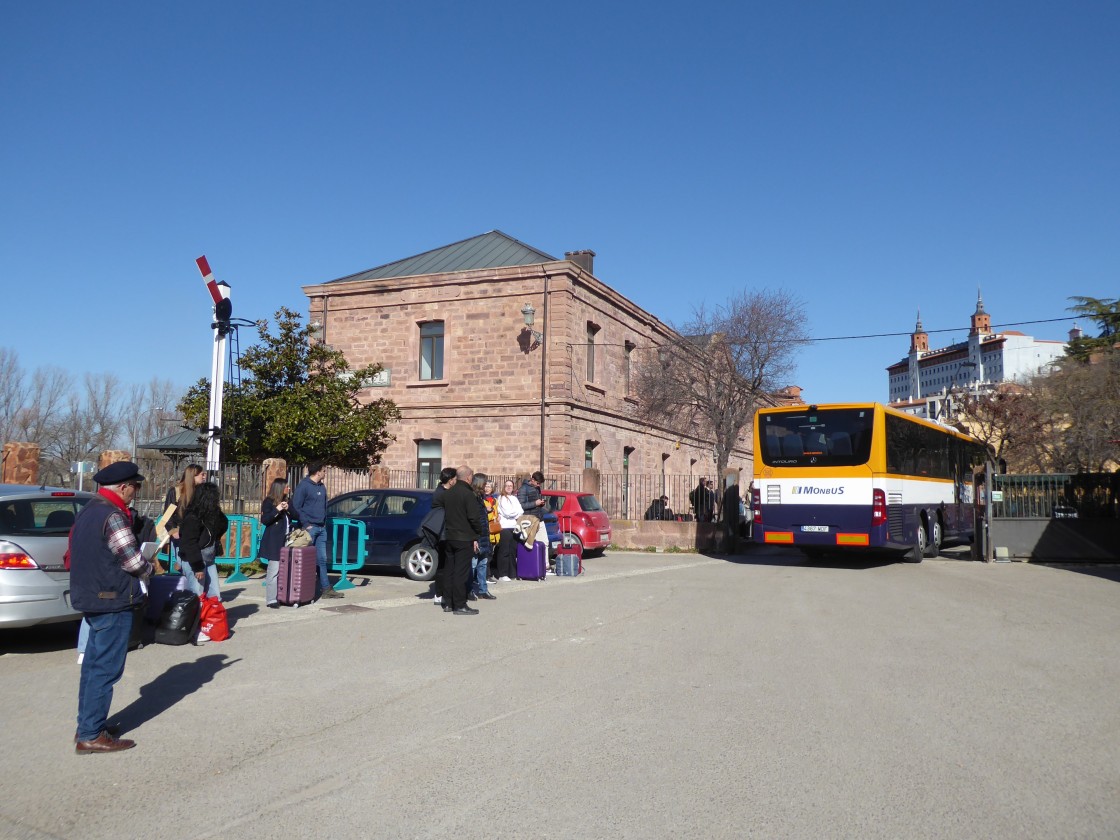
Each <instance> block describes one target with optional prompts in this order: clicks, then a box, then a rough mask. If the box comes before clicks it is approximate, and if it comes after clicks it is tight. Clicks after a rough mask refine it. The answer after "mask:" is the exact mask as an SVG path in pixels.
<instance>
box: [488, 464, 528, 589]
mask: <svg viewBox="0 0 1120 840" xmlns="http://www.w3.org/2000/svg"><path fill="white" fill-rule="evenodd" d="M524 512H525V511H524V510H522V509H521V502H519V501H517V494H516V493H515V492H514V488H513V482H512V481H507V482H506V483H505V484H503V485H502V492H501V495H499V496H498V522H499V524H500V525H501V526H502V535H501V537H499V538H498V553H497V558H496V562H497V568H496V571H495V574H497V575H498V580H500V581H510V580H512V579H513V578H515V577H516V576H517V517H519V516H521V515H522V514H523V513H524Z"/></svg>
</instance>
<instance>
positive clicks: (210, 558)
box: [198, 525, 218, 566]
mask: <svg viewBox="0 0 1120 840" xmlns="http://www.w3.org/2000/svg"><path fill="white" fill-rule="evenodd" d="M202 530H203V531H205V532H206V542H205V544H203V543H202V541H201V540H200V541H199V548H198V552H199V554H201V555H202V562H203V563H205V564H206V565H207V566H213V565H214V558H216V557H217V556H218V544H217V543H216V542H214V535H213V534H211V533H210V529H209V528H207V527H206V526H205V525H203V526H202Z"/></svg>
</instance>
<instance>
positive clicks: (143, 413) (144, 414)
mask: <svg viewBox="0 0 1120 840" xmlns="http://www.w3.org/2000/svg"><path fill="white" fill-rule="evenodd" d="M153 411H163V406H162V405H153V406H152V407H151V408H149V409H146V410H145V411H141V412H140V416H139V417H137V418H136V425H135V426H133V427H132V463H134V464H135V463H136V443H137V441H136V436H137V435H138V434H139V433H140V421H141V420H143V419H144V418H145V417H147V416H148V415H149V414H151V413H152V412H153Z"/></svg>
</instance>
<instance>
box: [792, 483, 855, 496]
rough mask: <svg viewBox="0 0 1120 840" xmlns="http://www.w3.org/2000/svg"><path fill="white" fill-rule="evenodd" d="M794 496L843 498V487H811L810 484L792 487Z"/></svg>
mask: <svg viewBox="0 0 1120 840" xmlns="http://www.w3.org/2000/svg"><path fill="white" fill-rule="evenodd" d="M793 495H795V496H843V495H844V488H843V487H813V486H812V485H811V484H795V485H793Z"/></svg>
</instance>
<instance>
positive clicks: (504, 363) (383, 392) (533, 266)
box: [303, 231, 751, 486]
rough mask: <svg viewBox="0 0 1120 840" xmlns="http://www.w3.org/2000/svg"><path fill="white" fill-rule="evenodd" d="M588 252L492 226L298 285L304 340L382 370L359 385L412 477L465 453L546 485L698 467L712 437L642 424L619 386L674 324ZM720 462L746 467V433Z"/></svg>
mask: <svg viewBox="0 0 1120 840" xmlns="http://www.w3.org/2000/svg"><path fill="white" fill-rule="evenodd" d="M594 258H595V253H594V252H593V251H574V252H569V253H567V254H565V256H564V258H563V259H557V258H555V257H552V256H550V255H548V254H546V253H544V252H543V251H540V250H538V249H536V248H533V247H531V246H529V245H526V244H524V243H522V242H519V241H517V240H516V239H513V238H512V237H509V236H507V235H506V234H504V233H502V232H500V231H490V232H489V233H485V234H482V235H481V236H475V237H473V238H471V239H467V240H464V241H462V242H456V243H454V244H451V245H447V246H445V247H442V248H437V249H435V250H432V251H428V252H425V253H423V254H419V255H417V256H414V257H409V258H407V259H402V260H398V261H396V262H392V263H389V264H386V265H383V266H380V267H378V268H373V269H370V270H368V271H363V272H360V273H357V274H353V275H350V276H348V277H342V278H339V279H337V280H332V281H330V282H326V283H321V284H318V285H311V286H305V287H304V288H303V291H304V293H305V294H306V295H307V297H308V298H309V301H310V307H309V318H310V322H311V324H312V325H313V327H315V328H316V329H317V330H318V339H319V340H321V341H324V342H326V343H328V344H330V345H331V346H332V347H334V348H335V349H336V350H340V351H342V352H343V353H344V354H345V356H346V358H347V360H348V361H349V363H350V365H351V366H352V367H357V366H361V365H367V364H371V363H379V364H381V365H383V366H384V368H385V370H384V373H383V375H382V376H381V377H380V378H379V379H378V380H377V381H375V382H369V383H365V384H366V385H367V386H368V387H367V388H365V389H363V390H362V391H361V394H362V398H368V399H375V398H377V397H381V396H384V397H388V398H390V399H392V400H393V401H394V402H396V404H397V405H398V406H399V407H400V409H401V414H402V419H401V421H400V423H399V424H397V426H396V427H395V428H394V430H393V431H394V433H395V435H396V441H395V442H394V443H392V444H390V446H389V448H388V449H387V451H386V452H385V454H384V457H383V459H382V464H383V465H384V466H386V467H388V468H389V469H390V470H402V471H405V472H413V471H414V472H415V473H416V474H417V481H418V483H419V484H420V486H429V485H430V484H431V479H432V476H433V475H435V474H438V471H439V469H440V467H441V466H444V465H452V466H453V465H457V464H459V463H463V462H466V463H469V464H471V465H472V466H473V467H475V469H477V470H484V471H486V472H488V473H491V474H496V475H505V474H515V473H525V472H527V471H531V470H533V469H538V468H540V469H542V470H543V471H544V472H545V473H546V474H547V475H548V476H549V478H550V479H553V480H559V482H560V483H562V482H563V477H565V476H577V475H580V474H582V472H583V470H584V469H585V468H592V469H595V470H598V471H599V472H600V473H602V474H620V475H627V474H633V475H638V474H641V475H645V476H658V475H661V476H678V477H679V476H687V477H689V478H691V477H692V476H702V475H707V476H712V475H713V472H712V471H713V469H714V463H713V459H712V449H711V445H710V444H709V443H708V442H706V441H704V440H703V439H701V438H699V437H697V436H696V434H695V431H694V430H687V431H679V430H673V429H669V428H664V427H662V426H659V425H658V424H656V423H649V422H645V421H644V420H643V418H642V417H641V416H640V409H639V404H638V400H637V399H636V398H635V397H634V395H633V392H632V388H631V376H632V374H633V372H634V371H635V370H636V369H637V368H636V366H637V365H639V364H643V363H648V362H651V361H653V360H655V359H656V352H657V348H658V347H659V346H660V345H662V344H664V343H665V342H667V341H668V340H669V339H670V338H671V337H672V336H674V333H673V331H672V329H671V328H670V327H668V326H667V325H666V324H664V323H662V322H661V321H660V320H658V319H657V318H656V317H655V316H653V315H651V314H650V313H648V312H646V311H645V310H643V309H642V308H640V307H639V306H637V305H635V304H634V303H633V302H631V301H629V300H627V299H626V298H625V297H623V296H622V295H620V294H619V293H618V292H616V291H615V290H614V289H612V288H611V287H610V286H608V285H607V284H606V283H604V282H603V281H602V280H600V279H599V278H598V277H596V276H595V273H594ZM744 437H745V439H749V435H745V436H744ZM730 467H731V468H734V469H743V470H748V471H749V469H750V467H751V454H750V452H749V451H748V450H747V448H746V440H745V441H744V446H743V447H741V448H740V449H739V450H738V451H736V452H735V453H734V457H733V458H732V462H731V464H730ZM402 480H406V479H402Z"/></svg>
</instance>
